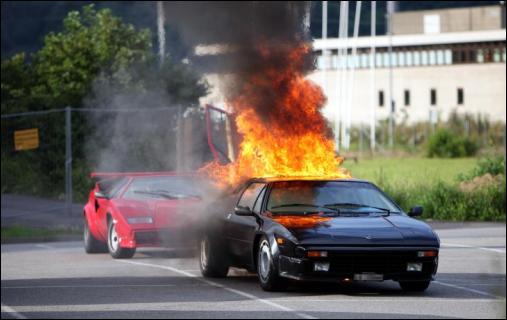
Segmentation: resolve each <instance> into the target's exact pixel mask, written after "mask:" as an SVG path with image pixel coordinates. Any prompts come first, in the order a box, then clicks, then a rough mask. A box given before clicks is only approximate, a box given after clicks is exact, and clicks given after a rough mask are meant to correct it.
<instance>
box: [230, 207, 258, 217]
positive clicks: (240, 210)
mask: <svg viewBox="0 0 507 320" xmlns="http://www.w3.org/2000/svg"><path fill="white" fill-rule="evenodd" d="M234 213H235V214H236V215H238V216H242V217H248V216H253V215H254V214H253V212H252V210H251V209H250V208H249V207H240V206H237V207H236V208H234Z"/></svg>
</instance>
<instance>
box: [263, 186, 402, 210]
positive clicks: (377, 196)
mask: <svg viewBox="0 0 507 320" xmlns="http://www.w3.org/2000/svg"><path fill="white" fill-rule="evenodd" d="M290 204H299V206H293V207H292V206H291V207H289V206H287V205H290ZM301 204H306V205H310V206H326V205H336V204H349V205H350V204H357V205H362V206H372V207H378V208H384V209H388V210H390V211H392V212H398V211H399V209H398V208H397V207H396V206H395V205H394V204H393V203H392V202H391V201H390V200H389V199H388V198H386V197H385V196H384V195H383V194H382V193H381V192H379V191H378V190H377V189H376V188H375V187H374V186H373V185H371V184H369V183H363V182H347V181H284V182H276V183H274V184H273V188H272V190H271V193H270V195H269V200H268V206H267V210H268V211H272V212H277V211H287V210H290V211H307V210H308V207H304V206H300V205H301ZM346 207H347V208H349V207H350V206H346Z"/></svg>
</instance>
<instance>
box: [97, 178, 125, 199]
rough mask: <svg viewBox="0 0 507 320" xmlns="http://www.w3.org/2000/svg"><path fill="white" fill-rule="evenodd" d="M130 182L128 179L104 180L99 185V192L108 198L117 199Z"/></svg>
mask: <svg viewBox="0 0 507 320" xmlns="http://www.w3.org/2000/svg"><path fill="white" fill-rule="evenodd" d="M127 182H128V178H125V177H122V178H110V179H103V180H101V181H99V182H98V183H97V185H98V187H99V190H100V191H101V192H102V194H104V195H105V196H106V197H108V198H110V199H111V198H115V197H117V196H118V193H119V191H120V190H121V189H122V188H123V187H124V186H125V184H126V183H127Z"/></svg>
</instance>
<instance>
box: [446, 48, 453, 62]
mask: <svg viewBox="0 0 507 320" xmlns="http://www.w3.org/2000/svg"><path fill="white" fill-rule="evenodd" d="M444 60H445V64H452V51H451V50H445V58H444Z"/></svg>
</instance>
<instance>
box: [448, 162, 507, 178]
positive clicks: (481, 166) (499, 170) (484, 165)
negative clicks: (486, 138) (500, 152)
mask: <svg viewBox="0 0 507 320" xmlns="http://www.w3.org/2000/svg"><path fill="white" fill-rule="evenodd" d="M488 173H489V174H490V175H492V176H497V175H500V174H504V173H505V157H503V156H496V157H486V158H483V159H479V161H477V165H476V166H475V168H474V169H473V170H472V171H471V172H469V173H467V174H461V175H459V176H458V180H459V181H467V180H472V179H473V178H475V177H481V176H483V175H485V174H488Z"/></svg>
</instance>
